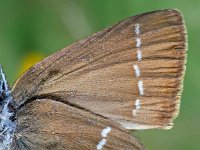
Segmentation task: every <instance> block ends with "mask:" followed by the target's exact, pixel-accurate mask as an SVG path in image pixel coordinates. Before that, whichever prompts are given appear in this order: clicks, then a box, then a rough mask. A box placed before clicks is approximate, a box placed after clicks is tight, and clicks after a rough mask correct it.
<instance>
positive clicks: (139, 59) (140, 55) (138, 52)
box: [137, 50, 142, 61]
mask: <svg viewBox="0 0 200 150" xmlns="http://www.w3.org/2000/svg"><path fill="white" fill-rule="evenodd" d="M137 59H138V61H141V60H142V52H141V50H137Z"/></svg>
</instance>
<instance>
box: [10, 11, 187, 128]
mask: <svg viewBox="0 0 200 150" xmlns="http://www.w3.org/2000/svg"><path fill="white" fill-rule="evenodd" d="M185 44H186V38H185V27H184V24H183V20H182V17H181V15H180V13H179V12H178V11H177V10H163V11H155V12H151V13H146V14H142V15H138V16H135V17H130V18H128V19H126V20H124V21H122V22H120V23H118V24H116V25H114V26H112V27H110V28H108V29H105V30H104V31H102V32H99V33H97V34H95V35H93V36H91V37H89V38H87V39H85V40H82V41H80V42H78V43H75V44H73V45H71V46H69V47H67V48H64V49H63V50H61V51H59V52H57V53H55V54H54V55H52V56H50V57H48V58H46V59H44V60H43V61H42V62H39V63H37V64H36V65H35V66H33V67H32V68H30V69H29V70H28V71H27V72H26V73H25V74H24V75H22V77H21V78H20V79H19V80H18V81H17V82H16V84H15V86H14V88H13V90H12V95H13V97H14V99H15V100H16V101H17V103H18V105H19V108H20V107H23V105H26V104H27V103H30V102H31V101H34V100H36V99H46V98H50V99H56V100H57V101H62V102H64V103H65V104H68V105H69V106H74V107H76V108H79V109H81V110H85V111H89V112H91V113H95V114H97V115H101V116H103V117H106V118H109V119H110V120H112V121H115V122H117V123H120V124H121V125H122V126H123V127H125V128H127V129H146V128H169V127H171V126H172V121H173V119H174V117H175V116H176V114H177V113H178V109H179V103H180V92H181V86H182V80H183V75H184V67H185V66H184V65H185V57H186V51H185V50H186V46H185ZM18 116H20V115H18ZM24 117H25V116H24ZM63 117H64V116H63ZM43 123H44V122H41V124H43Z"/></svg>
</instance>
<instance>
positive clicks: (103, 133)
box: [101, 127, 111, 137]
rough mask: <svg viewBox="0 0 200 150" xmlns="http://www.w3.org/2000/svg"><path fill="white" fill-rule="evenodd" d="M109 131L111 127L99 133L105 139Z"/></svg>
mask: <svg viewBox="0 0 200 150" xmlns="http://www.w3.org/2000/svg"><path fill="white" fill-rule="evenodd" d="M110 131H111V127H107V128H105V129H103V130H102V132H101V136H102V137H107V135H108V133H110Z"/></svg>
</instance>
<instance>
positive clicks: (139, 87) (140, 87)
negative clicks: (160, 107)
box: [138, 80, 144, 95]
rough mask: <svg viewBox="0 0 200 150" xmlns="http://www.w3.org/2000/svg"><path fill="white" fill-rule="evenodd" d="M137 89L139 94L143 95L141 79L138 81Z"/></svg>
mask: <svg viewBox="0 0 200 150" xmlns="http://www.w3.org/2000/svg"><path fill="white" fill-rule="evenodd" d="M138 89H139V93H140V95H144V88H143V82H142V80H139V81H138Z"/></svg>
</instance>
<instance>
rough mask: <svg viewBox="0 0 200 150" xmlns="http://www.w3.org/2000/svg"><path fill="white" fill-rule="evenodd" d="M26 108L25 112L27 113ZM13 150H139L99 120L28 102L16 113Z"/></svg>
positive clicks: (83, 113)
mask: <svg viewBox="0 0 200 150" xmlns="http://www.w3.org/2000/svg"><path fill="white" fill-rule="evenodd" d="M27 108H28V109H27ZM12 149H16V150H19V149H20V150H21V149H23V150H28V149H30V150H39V149H41V150H55V149H59V150H66V149H68V150H84V149H85V150H86V149H87V150H95V149H104V150H107V149H115V150H122V149H124V150H143V149H144V148H143V147H142V145H141V144H140V143H139V142H138V141H137V140H136V139H135V138H133V137H132V136H131V135H130V134H128V133H127V131H125V130H123V129H121V128H119V127H118V125H116V124H114V123H113V122H111V121H110V120H109V119H106V118H103V117H101V116H97V115H94V114H92V113H91V112H87V111H85V110H81V109H79V108H75V107H73V106H70V105H67V104H65V103H63V102H58V101H56V100H52V99H40V100H36V101H32V102H30V103H28V104H27V105H25V106H24V107H22V108H21V109H20V110H19V111H18V126H17V129H16V133H15V137H14V142H13V147H12Z"/></svg>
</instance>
